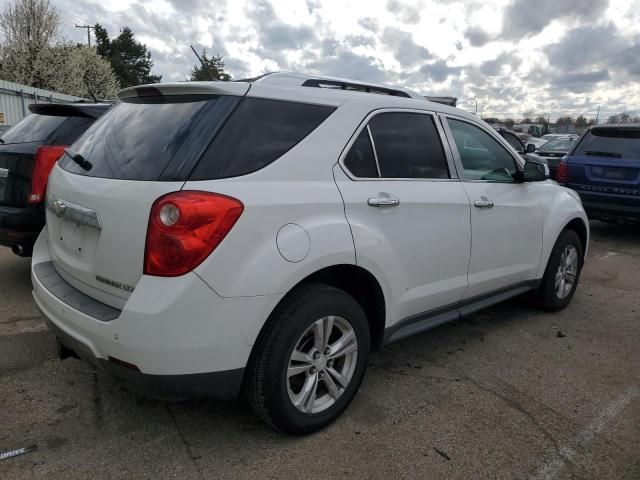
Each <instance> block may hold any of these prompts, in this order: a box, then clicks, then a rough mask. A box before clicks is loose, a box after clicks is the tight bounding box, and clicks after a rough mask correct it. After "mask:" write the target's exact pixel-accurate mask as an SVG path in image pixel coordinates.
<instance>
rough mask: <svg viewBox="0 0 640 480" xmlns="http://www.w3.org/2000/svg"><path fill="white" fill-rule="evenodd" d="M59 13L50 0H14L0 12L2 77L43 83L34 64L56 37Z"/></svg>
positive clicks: (16, 80) (31, 82) (35, 83)
mask: <svg viewBox="0 0 640 480" xmlns="http://www.w3.org/2000/svg"><path fill="white" fill-rule="evenodd" d="M60 24H61V20H60V15H59V14H58V12H57V11H56V9H55V8H54V7H53V6H52V5H51V3H50V2H49V0H16V1H15V2H14V3H9V4H7V5H6V6H5V8H4V10H3V11H2V13H0V32H1V33H2V52H1V53H2V73H3V78H6V79H7V80H12V81H15V82H19V83H26V84H28V85H31V86H34V87H43V85H41V83H42V80H41V79H40V78H38V76H37V75H38V71H37V69H35V68H34V67H35V66H36V64H37V63H38V62H39V58H40V56H41V55H42V53H43V51H44V50H45V49H46V48H47V47H49V46H50V45H51V44H52V43H53V42H54V41H55V40H56V39H57V38H58V34H59V31H60Z"/></svg>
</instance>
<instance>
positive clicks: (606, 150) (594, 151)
mask: <svg viewBox="0 0 640 480" xmlns="http://www.w3.org/2000/svg"><path fill="white" fill-rule="evenodd" d="M572 154H573V155H584V156H598V157H611V158H620V159H623V158H624V159H634V160H639V159H640V128H637V127H636V128H629V127H626V128H625V127H620V128H592V129H591V130H590V131H589V132H588V133H587V134H586V135H585V136H584V137H583V139H582V141H581V142H580V144H578V146H577V147H576V149H575V151H574V152H573V153H572Z"/></svg>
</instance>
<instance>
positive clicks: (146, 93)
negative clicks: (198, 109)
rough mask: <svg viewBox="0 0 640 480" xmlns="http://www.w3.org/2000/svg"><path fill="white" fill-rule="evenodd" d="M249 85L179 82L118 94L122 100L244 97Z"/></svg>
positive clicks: (238, 83) (139, 87)
mask: <svg viewBox="0 0 640 480" xmlns="http://www.w3.org/2000/svg"><path fill="white" fill-rule="evenodd" d="M249 86H250V85H249V84H248V83H241V82H178V83H155V84H151V85H140V86H137V87H129V88H125V89H124V90H121V91H120V92H119V93H118V98H119V99H120V100H125V99H127V98H140V97H161V96H168V95H231V96H235V97H242V96H244V95H245V94H246V93H247V92H248V91H249Z"/></svg>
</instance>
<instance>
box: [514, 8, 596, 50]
mask: <svg viewBox="0 0 640 480" xmlns="http://www.w3.org/2000/svg"><path fill="white" fill-rule="evenodd" d="M608 5H609V1H608V0H579V1H563V0H513V1H512V2H511V3H510V4H509V5H508V6H507V8H506V10H505V12H504V16H503V22H502V37H503V38H505V39H508V40H516V41H517V40H520V39H522V38H525V37H528V36H531V35H536V34H538V33H540V32H541V31H542V30H544V28H545V27H546V26H547V25H549V24H550V23H551V22H552V21H554V20H558V19H565V18H569V19H573V20H581V21H595V20H598V19H600V18H601V17H602V14H603V13H604V11H605V10H606V9H607V7H608Z"/></svg>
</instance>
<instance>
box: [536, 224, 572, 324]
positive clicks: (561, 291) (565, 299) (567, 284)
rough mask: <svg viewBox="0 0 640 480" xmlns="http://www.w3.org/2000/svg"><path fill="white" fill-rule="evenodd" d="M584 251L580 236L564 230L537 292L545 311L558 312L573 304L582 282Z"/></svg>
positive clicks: (539, 301)
mask: <svg viewBox="0 0 640 480" xmlns="http://www.w3.org/2000/svg"><path fill="white" fill-rule="evenodd" d="M582 265H583V249H582V243H581V242H580V238H579V237H578V234H577V233H576V232H574V231H573V230H564V231H563V232H562V233H561V234H560V236H559V237H558V240H557V241H556V244H555V245H554V246H553V250H552V251H551V255H550V256H549V261H548V263H547V269H546V270H545V274H544V277H543V278H542V283H541V285H540V288H539V290H538V292H537V299H538V303H539V305H540V306H541V307H542V308H544V309H545V310H549V311H558V310H562V309H563V308H565V307H566V306H567V305H569V302H571V299H572V298H573V294H574V293H575V291H576V287H577V286H578V281H579V280H580V273H581V272H582Z"/></svg>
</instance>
